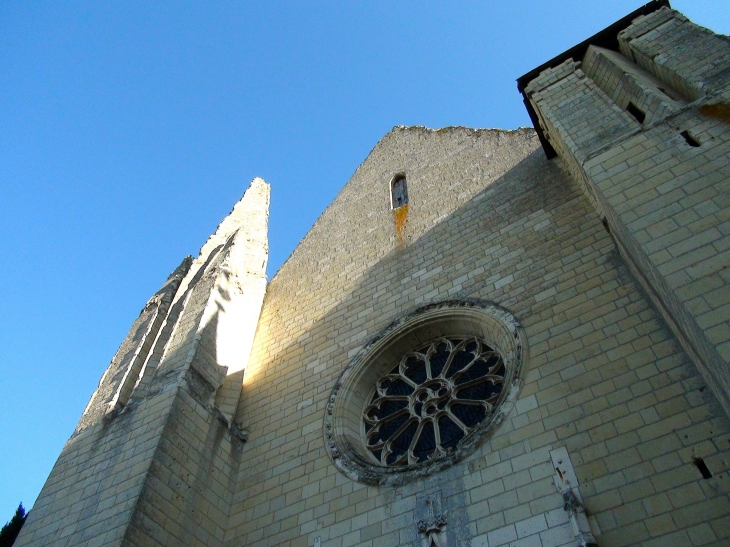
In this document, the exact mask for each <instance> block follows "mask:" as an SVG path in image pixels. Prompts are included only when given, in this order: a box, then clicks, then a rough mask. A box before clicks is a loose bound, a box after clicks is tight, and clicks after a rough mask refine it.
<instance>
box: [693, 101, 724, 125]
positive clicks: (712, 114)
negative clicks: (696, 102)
mask: <svg viewBox="0 0 730 547" xmlns="http://www.w3.org/2000/svg"><path fill="white" fill-rule="evenodd" d="M698 110H699V112H700V114H702V115H703V116H707V117H708V118H715V119H716V120H720V121H723V122H725V123H730V104H728V103H716V104H703V105H702V106H701V107H700V108H699V109H698Z"/></svg>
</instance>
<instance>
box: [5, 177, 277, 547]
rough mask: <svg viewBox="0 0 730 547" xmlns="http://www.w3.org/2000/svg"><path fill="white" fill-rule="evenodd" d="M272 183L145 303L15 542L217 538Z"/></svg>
mask: <svg viewBox="0 0 730 547" xmlns="http://www.w3.org/2000/svg"><path fill="white" fill-rule="evenodd" d="M269 191H270V190H269V185H268V184H266V183H265V182H264V181H263V180H261V179H258V178H257V179H254V180H253V182H252V183H251V186H250V187H249V189H248V190H247V191H246V193H245V194H244V196H243V198H242V199H241V200H240V201H239V202H238V203H237V204H236V206H235V207H234V209H233V211H232V212H231V214H230V215H229V216H228V217H226V218H225V219H224V220H223V222H222V223H221V224H220V225H219V226H218V229H217V230H216V232H215V234H213V235H212V236H211V237H210V239H209V240H208V241H207V242H206V243H205V245H204V246H203V247H202V249H201V251H200V255H199V256H198V258H197V259H195V260H193V259H192V258H191V257H188V258H186V259H184V260H183V262H182V263H181V264H180V266H179V267H178V268H177V269H176V270H175V271H174V272H173V273H172V274H171V275H170V277H169V278H168V279H167V281H166V282H165V283H164V284H163V286H162V288H161V289H160V290H159V291H158V292H157V293H156V294H155V295H154V296H153V297H152V298H151V299H150V300H149V301H148V302H147V304H146V305H145V307H144V309H143V310H142V312H141V313H140V316H139V317H138V318H137V320H136V321H135V322H134V324H133V325H132V329H131V330H130V332H129V334H128V335H127V337H126V339H125V340H124V342H123V343H122V345H121V346H120V348H119V350H118V352H117V354H116V355H115V356H114V358H113V359H112V362H111V364H110V365H109V367H108V368H107V370H106V372H105V373H104V375H103V376H102V378H101V381H100V383H99V386H98V388H97V390H96V391H95V392H94V394H93V396H92V397H91V400H90V402H89V404H88V406H87V408H86V410H85V411H84V414H83V416H82V417H81V420H80V421H79V424H78V426H77V429H76V431H75V432H74V434H73V435H72V436H71V438H70V439H69V441H68V442H67V443H66V446H65V447H64V449H63V451H62V453H61V455H60V456H59V458H58V461H57V462H56V464H55V466H54V468H53V471H52V472H51V475H50V476H49V478H48V480H47V481H46V484H45V485H44V487H43V490H42V491H41V493H40V495H39V497H38V500H37V501H36V503H35V505H34V507H33V510H32V511H31V512H30V515H29V517H28V521H27V522H26V524H25V526H24V528H23V530H22V533H21V534H20V537H19V538H18V540H17V543H16V545H22V546H26V545H38V546H40V545H43V546H48V545H54V546H74V547H79V546H86V545H89V546H90V545H95V546H96V545H109V546H112V545H115V546H116V545H125V546H131V545H170V546H172V545H182V544H184V545H206V546H213V545H220V544H221V542H222V540H223V533H224V530H225V526H226V522H227V518H228V509H229V504H230V499H231V493H230V483H231V481H230V476H231V474H232V473H233V472H235V470H236V469H237V467H238V465H237V461H238V458H239V457H240V449H241V446H242V444H243V441H244V440H245V437H244V434H243V433H242V432H241V431H240V430H239V428H238V427H237V426H236V424H235V423H233V422H232V414H233V412H234V410H235V408H236V407H237V405H238V398H239V394H240V392H241V382H242V378H243V373H244V370H245V368H246V364H247V362H248V356H249V354H250V352H251V345H252V342H253V337H254V333H255V330H256V325H257V322H258V317H259V314H260V312H261V305H262V302H263V297H264V293H265V291H266V275H265V270H266V262H267V258H268V242H267V225H268V209H269Z"/></svg>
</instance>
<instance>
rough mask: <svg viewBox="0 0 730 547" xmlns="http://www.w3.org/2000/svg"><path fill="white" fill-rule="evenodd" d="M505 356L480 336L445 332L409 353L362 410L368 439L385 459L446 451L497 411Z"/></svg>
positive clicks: (409, 460)
mask: <svg viewBox="0 0 730 547" xmlns="http://www.w3.org/2000/svg"><path fill="white" fill-rule="evenodd" d="M504 376H505V367H504V362H503V360H502V357H501V356H500V355H499V353H498V352H496V351H495V350H494V349H493V348H491V347H490V346H488V345H487V344H486V343H484V342H483V341H480V340H479V339H477V338H474V337H469V338H462V339H459V338H441V339H439V340H436V341H434V342H433V343H431V344H430V345H428V346H425V347H423V348H420V349H419V350H417V351H412V352H408V353H406V354H405V355H404V356H403V357H402V358H401V359H400V361H399V363H398V364H397V365H396V366H395V367H394V368H393V369H391V370H390V371H389V372H388V373H387V374H385V375H384V376H382V377H381V378H380V379H379V380H378V381H377V382H376V387H375V392H374V393H373V396H372V398H371V400H370V403H369V404H368V405H367V407H366V408H365V410H364V412H363V425H364V429H365V444H366V446H367V448H368V450H369V451H370V453H371V454H372V455H373V457H374V458H375V459H376V460H377V461H378V462H379V463H380V464H382V465H389V466H398V465H409V464H415V463H420V462H424V461H427V460H429V459H433V458H438V457H440V456H443V455H446V454H447V453H448V452H449V451H451V450H453V449H454V448H456V446H457V445H458V444H459V442H460V441H461V440H462V439H463V438H464V437H465V436H466V435H468V434H469V433H470V432H471V431H472V430H473V429H474V428H475V427H476V426H477V425H479V424H480V423H481V422H482V421H483V420H484V419H485V418H486V417H487V416H490V415H491V414H492V412H493V411H494V407H495V404H496V403H497V400H498V398H499V395H500V393H501V392H502V388H503V386H504Z"/></svg>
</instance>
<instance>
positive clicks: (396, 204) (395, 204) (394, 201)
mask: <svg viewBox="0 0 730 547" xmlns="http://www.w3.org/2000/svg"><path fill="white" fill-rule="evenodd" d="M401 181H402V182H403V184H402V188H401V189H400V190H399V191H397V190H396V184H398V183H400V182H401ZM389 186H390V208H391V209H400V208H401V207H403V206H404V205H408V179H407V178H406V174H405V173H396V174H395V175H393V178H391V179H390V185H389ZM400 194H402V195H400ZM399 199H400V201H398V200H399Z"/></svg>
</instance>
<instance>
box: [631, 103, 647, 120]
mask: <svg viewBox="0 0 730 547" xmlns="http://www.w3.org/2000/svg"><path fill="white" fill-rule="evenodd" d="M626 111H627V112H628V113H629V114H631V115H632V116H633V117H634V118H636V121H637V122H639V123H644V120H645V119H646V114H644V112H642V111H641V109H640V108H639V107H638V106H636V105H635V104H634V103H632V102H630V103H629V105H628V106H627V107H626Z"/></svg>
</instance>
